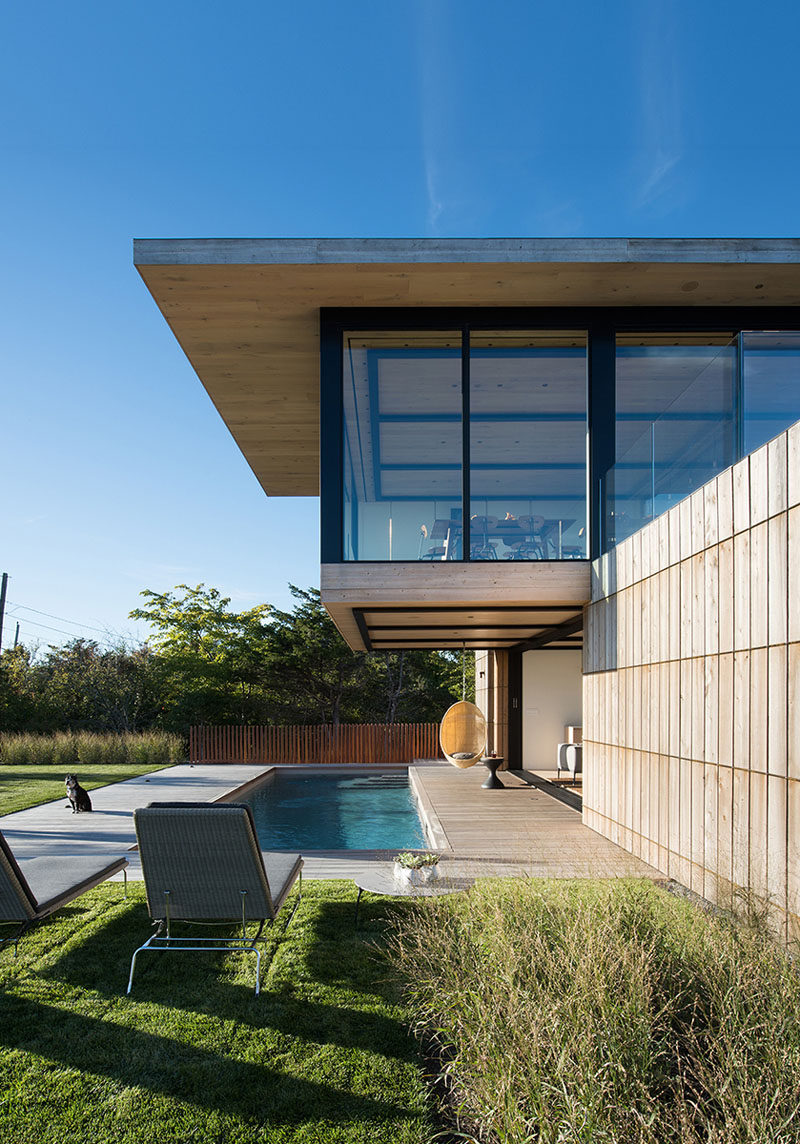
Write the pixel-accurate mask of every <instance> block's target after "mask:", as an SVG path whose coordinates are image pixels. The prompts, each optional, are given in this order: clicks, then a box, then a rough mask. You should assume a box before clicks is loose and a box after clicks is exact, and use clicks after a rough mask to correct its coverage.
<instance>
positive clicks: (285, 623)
mask: <svg viewBox="0 0 800 1144" xmlns="http://www.w3.org/2000/svg"><path fill="white" fill-rule="evenodd" d="M289 591H290V592H291V593H292V595H293V596H294V598H295V599H296V600H298V601H299V603H298V605H297V607H296V608H294V610H293V611H291V612H279V611H277V610H275V611H273V613H272V624H271V627H270V633H269V665H270V683H269V689H270V694H271V696H272V697H273V701H274V702H275V704H276V714H278V715H279V717H280V721H281V722H286V723H333V724H338V723H341V722H357V721H363V720H365V719H368V718H369V714H370V712H369V710H368V708H369V704H368V703H366V704H365V698H367V696H368V693H369V691H370V688H369V686H365V685H366V684H367V677H368V675H369V673H370V667H371V665H370V664H369V663H368V657H367V656H366V654H365V653H364V652H355V651H352V650H351V649H350V648H349V647H348V646H347V644H346V643H345V642H344V640H343V639H342V637H341V636H340V635H339V633H338V631H337V630H336V627H335V625H334V623H333V620H332V619H331V618H330V616H329V615H328V613H327V612H326V611H325V609H324V607H323V606H322V602H321V599H320V594H319V591H318V590H317V589H315V588H305V589H303V588H298V587H296V586H295V585H294V584H290V585H289Z"/></svg>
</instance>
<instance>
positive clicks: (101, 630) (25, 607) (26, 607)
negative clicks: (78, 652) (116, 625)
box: [8, 600, 108, 636]
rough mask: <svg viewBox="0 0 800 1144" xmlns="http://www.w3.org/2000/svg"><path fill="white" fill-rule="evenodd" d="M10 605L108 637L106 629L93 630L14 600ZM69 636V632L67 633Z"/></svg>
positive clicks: (54, 629)
mask: <svg viewBox="0 0 800 1144" xmlns="http://www.w3.org/2000/svg"><path fill="white" fill-rule="evenodd" d="M8 603H9V604H10V606H11V607H12V608H22V610H23V611H25V612H35V613H36V615H37V616H47V617H48V619H51V620H61V622H62V624H74V625H75V627H76V628H85V629H86V631H87V632H99V633H100V635H102V636H107V635H108V631H107V630H106V629H105V628H93V627H92V626H91V624H82V623H80V622H79V621H78V620H68V619H67V617H66V616H54V615H53V613H52V612H43V611H41V610H40V609H39V608H31V607H30V606H29V605H28V604H16V603H15V602H14V601H13V600H9V601H8ZM29 622H30V623H32V624H33V623H35V622H36V621H35V620H30V621H29ZM40 627H43V628H46V627H47V624H41V625H40ZM53 631H58V628H53ZM65 634H66V635H69V634H70V633H69V632H66V633H65Z"/></svg>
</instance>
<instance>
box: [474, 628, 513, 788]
mask: <svg viewBox="0 0 800 1144" xmlns="http://www.w3.org/2000/svg"><path fill="white" fill-rule="evenodd" d="M508 655H509V653H508V652H507V651H504V650H500V651H479V652H476V653H475V703H476V704H477V706H478V707H479V708H480V709H481V711H482V712H483V714H484V715H485V717H486V732H487V735H486V750H487V751H488V752H489V753H491V752H492V751H494V752H495V754H497V755H502V756H503V758H504V759H505V763H504V764H503V766H504V769H506V770H507V769H508V765H509V754H508V747H509V741H508V708H509V699H508Z"/></svg>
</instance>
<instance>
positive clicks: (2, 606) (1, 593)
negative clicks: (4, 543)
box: [0, 572, 8, 651]
mask: <svg viewBox="0 0 800 1144" xmlns="http://www.w3.org/2000/svg"><path fill="white" fill-rule="evenodd" d="M7 587H8V572H4V573H3V579H2V580H0V651H2V650H3V616H4V615H5V614H6V588H7Z"/></svg>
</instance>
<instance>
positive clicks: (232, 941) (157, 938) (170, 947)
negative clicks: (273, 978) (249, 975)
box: [125, 870, 303, 997]
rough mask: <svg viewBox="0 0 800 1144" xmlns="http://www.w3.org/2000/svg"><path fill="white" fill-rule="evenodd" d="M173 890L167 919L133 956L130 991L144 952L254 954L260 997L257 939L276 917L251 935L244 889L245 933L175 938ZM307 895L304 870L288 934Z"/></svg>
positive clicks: (166, 903)
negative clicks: (292, 921) (172, 926)
mask: <svg viewBox="0 0 800 1144" xmlns="http://www.w3.org/2000/svg"><path fill="white" fill-rule="evenodd" d="M170 893H171V891H170V890H165V891H164V908H165V910H166V914H167V916H166V918H159V920H158V921H157V922H155V923H154V924H155V925H156V926H157V927H158V928H157V929H156V932H155V933H154V934H151V935H150V937H149V938H148V939H147V941H146V942H145V943H144V945H140V946H139V948H138V949H136V950H135V951H134V954H133V957H132V958H131V972H130V976H129V978H128V988H127V989H126V991H125V992H126V993H130V991H131V989H132V988H133V974H134V969H135V967H136V958H137V957H138V956H139V954H140V953H213V952H215V951H216V952H218V953H219V952H223V953H254V954H255V955H256V997H257V996H258V995H259V993H260V992H261V950H260V949H257V948H256V942H257V941H258V940H259V939H260V938H261V934H262V933H263V932H264V926H265V925H267V924H268V925H269V926H273V925H274V924H275V919H274V918H262V919H261V920H260V921H259V925H258V930H257V931H256V933H255V935H254V936H253V937H248V936H247V912H246V909H247V902H246V899H247V891H246V890H240V891H239V893H240V894H241V895H242V936H241V938H238V937H174V936H173V935H172V933H171V932H170V916H169V897H170ZM302 896H303V871H302V870H301V871H300V873H299V875H298V881H297V897H296V899H295V903H294V905H293V906H292V911H291V913H290V914H289V917H288V918H287V920H286V925H285V926H284V927H283V931H284V933H285V932H286V930H287V929H288V928H289V923H290V922H291V920H292V918H293V917H294V915H295V912H296V910H297V907H298V906H299V905H300V899H301V898H302ZM187 924H188V925H203V924H204V923H203V922H199V921H192V922H187ZM206 924H208V925H228V924H229V923H228V922H209V923H206Z"/></svg>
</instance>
